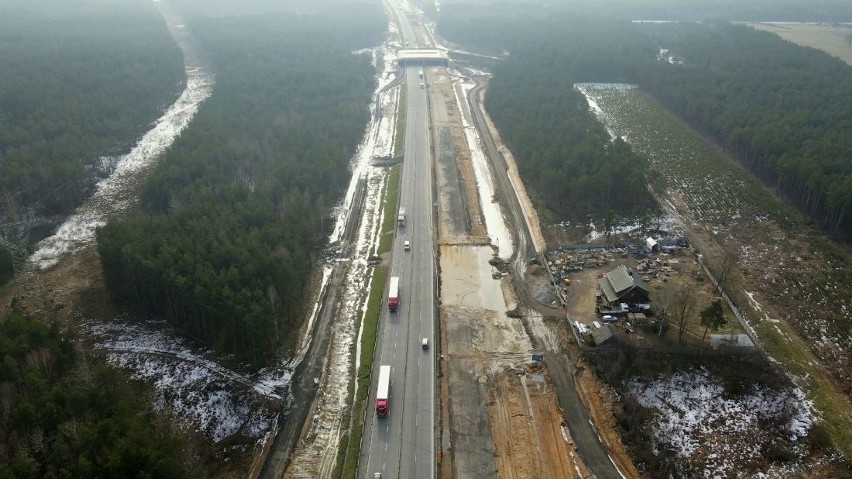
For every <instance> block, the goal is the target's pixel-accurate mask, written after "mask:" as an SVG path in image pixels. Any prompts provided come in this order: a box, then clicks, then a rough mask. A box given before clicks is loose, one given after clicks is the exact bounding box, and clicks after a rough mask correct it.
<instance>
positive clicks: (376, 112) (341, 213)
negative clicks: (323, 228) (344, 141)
mask: <svg viewBox="0 0 852 479" xmlns="http://www.w3.org/2000/svg"><path fill="white" fill-rule="evenodd" d="M393 26H394V25H393V23H391V24H389V27H388V28H393ZM395 61H396V51H395V50H394V49H392V48H390V46H389V45H388V44H387V43H386V44H383V45H382V46H380V47H378V48H375V49H373V66H374V67H375V68H376V71H378V72H381V73H380V74H379V75H378V78H377V82H378V83H377V85H376V92H375V93H374V94H373V102H372V103H370V118H371V121H370V124H369V125H368V126H367V133H366V134H365V135H364V140H363V141H362V142H361V144H360V145H359V146H358V151H357V152H356V153H355V156H354V157H353V161H352V165H351V168H352V179H351V180H350V182H349V188H348V189H347V190H346V195H345V196H344V197H343V201H341V203H340V204H339V205H338V206H337V207H336V208H335V209H334V214H335V217H336V218H337V220H336V221H335V223H334V229H333V230H332V232H331V235H330V236H329V243H330V244H335V243H337V242H339V241H340V238H341V237H342V236H343V232H344V228H345V227H346V224H347V220H348V218H349V215H350V214H351V211H352V201H354V199H355V193H356V191H357V189H358V182H359V181H360V178H362V175H363V174H364V172H365V170H366V168H368V167H369V165H370V160H371V159H372V158H373V157H387V156H390V155H392V154H393V140H394V134H393V133H394V126H395V125H396V116H395V108H388V107H389V106H393V105H396V102H397V96H398V95H399V88H398V87H394V88H389V86H390V84H391V83H393V82H394V80H396V77H397V75H396V70H395V69H394V67H393V64H394V62H395ZM380 62H381V63H380Z"/></svg>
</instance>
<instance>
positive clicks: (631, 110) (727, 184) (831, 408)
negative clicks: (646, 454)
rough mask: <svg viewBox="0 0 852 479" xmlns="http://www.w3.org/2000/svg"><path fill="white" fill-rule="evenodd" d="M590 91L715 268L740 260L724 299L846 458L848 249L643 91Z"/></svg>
mask: <svg viewBox="0 0 852 479" xmlns="http://www.w3.org/2000/svg"><path fill="white" fill-rule="evenodd" d="M586 93H587V95H588V96H589V97H590V98H592V99H593V100H594V101H595V102H596V103H597V104H598V105H599V106H600V108H601V109H602V111H603V112H604V113H605V114H604V115H601V118H602V120H603V121H604V122H605V123H606V124H607V125H608V126H609V127H610V128H612V129H613V130H614V131H615V133H616V134H617V135H619V136H622V137H624V138H625V139H626V140H627V141H628V142H629V143H630V144H631V146H632V147H633V148H634V149H636V150H637V151H639V152H641V153H644V154H646V155H648V157H649V158H650V162H651V165H652V168H653V169H654V170H656V171H659V172H660V173H661V174H662V175H663V177H664V178H665V180H666V190H665V192H657V194H658V195H660V199H661V202H662V203H663V205H664V206H665V207H666V208H667V209H669V210H670V211H671V212H672V213H674V214H675V215H676V216H678V217H679V218H680V219H681V220H682V221H683V222H684V224H685V225H687V227H688V229H689V230H691V232H692V240H693V246H694V247H696V248H698V249H699V250H700V251H701V252H702V253H703V254H704V255H705V257H706V259H707V263H708V264H709V265H710V267H711V270H713V268H714V265H719V264H720V263H721V261H722V258H723V257H724V256H726V255H729V256H733V257H734V258H736V259H737V266H738V271H736V272H735V273H734V274H733V275H732V276H731V279H729V280H728V286H727V287H726V290H727V291H728V294H729V295H730V296H731V298H732V300H733V301H734V302H735V304H736V305H737V306H738V307H739V308H740V309H741V311H742V312H743V313H745V316H746V317H747V318H748V321H749V325H750V327H751V328H753V329H754V330H755V332H756V333H757V336H758V337H759V338H760V341H761V342H762V345H763V347H764V348H765V350H766V351H767V353H769V355H770V356H771V357H772V358H774V359H775V360H777V361H779V362H780V363H781V364H782V365H783V367H784V369H785V371H786V372H787V374H788V376H789V377H790V378H791V379H793V381H794V383H796V384H797V385H798V386H799V387H802V388H803V389H804V390H805V391H806V392H807V394H808V397H809V398H810V399H812V400H813V401H814V404H815V406H816V408H817V409H818V410H819V411H820V412H821V414H822V417H823V419H824V423H825V425H826V427H827V428H828V429H829V430H830V432H831V434H832V437H833V438H834V440H835V443H836V444H837V445H838V447H840V448H841V449H842V450H843V453H844V454H845V455H846V457H850V455H852V450H850V445H852V437H850V431H852V417H850V413H849V411H850V405H849V399H848V394H849V392H850V391H849V390H848V387H849V384H850V377H849V374H850V371H849V369H848V364H849V356H848V355H849V353H848V350H849V343H850V336H849V329H848V324H846V323H847V321H846V319H847V314H846V313H844V312H845V311H848V309H849V307H850V305H849V304H847V303H848V301H849V298H850V297H852V289H851V288H852V280H850V278H849V274H850V273H849V269H848V267H846V264H847V262H846V260H845V259H844V257H843V254H842V252H841V251H839V250H838V249H837V248H836V247H835V246H833V245H832V244H831V243H830V242H829V241H827V240H825V239H824V237H823V236H822V235H820V234H818V233H816V232H815V231H813V230H812V229H811V228H810V227H809V226H808V224H807V223H806V222H805V221H803V220H802V219H801V217H800V215H798V214H797V213H796V212H795V211H793V210H792V209H790V208H789V207H786V206H785V205H784V204H783V203H782V202H781V201H780V200H778V199H776V198H775V197H774V196H773V194H772V192H771V191H770V190H768V189H766V188H764V187H761V186H760V185H759V184H758V182H757V181H756V180H754V179H753V178H752V177H751V175H749V174H748V173H747V172H746V171H745V170H744V169H743V168H741V167H739V166H738V165H736V164H735V163H733V162H732V161H731V160H730V159H729V158H727V157H726V156H724V154H723V153H722V152H721V151H719V150H718V149H716V148H714V147H713V146H712V145H710V144H708V143H707V142H706V141H704V140H703V139H702V138H701V137H700V136H698V135H697V134H695V133H694V132H692V131H691V130H689V129H688V128H687V127H686V126H685V125H683V124H682V123H680V122H678V121H677V119H675V118H674V117H672V116H671V115H670V114H668V113H667V112H666V111H665V110H663V109H662V108H661V107H660V106H659V105H658V104H655V103H654V102H653V100H651V99H650V98H649V97H648V96H646V95H645V94H643V93H642V92H641V90H639V89H636V88H630V89H625V88H608V87H607V86H606V85H597V86H595V87H593V88H588V89H587V90H586ZM824 368H825V369H824Z"/></svg>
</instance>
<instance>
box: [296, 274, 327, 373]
mask: <svg viewBox="0 0 852 479" xmlns="http://www.w3.org/2000/svg"><path fill="white" fill-rule="evenodd" d="M333 271H334V268H333V267H331V266H330V265H324V266H323V268H322V279H321V280H320V286H319V289H318V291H319V293H318V295H317V300H316V301H315V302H314V307H313V309H312V310H311V314H310V316H308V321H307V323H306V324H305V326H303V328H302V330H303V331H304V334H302V337H301V339H299V347H298V349H296V354H294V355H293V357H292V358H291V359H290V361H289V362H288V363H287V367H288V368H295V367H296V366H297V365H298V364H299V363H301V362H302V359H303V358H304V357H305V354H306V353H307V352H308V349H309V348H310V347H311V340H312V339H313V335H312V334H311V331H313V330H314V322H315V321H316V319H317V315H318V314H319V311H320V308H321V307H322V298H323V297H325V291H326V289H327V288H328V280H329V278H331V273H332V272H333Z"/></svg>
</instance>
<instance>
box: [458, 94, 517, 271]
mask: <svg viewBox="0 0 852 479" xmlns="http://www.w3.org/2000/svg"><path fill="white" fill-rule="evenodd" d="M475 86H476V83H473V82H462V81H459V82H458V86H457V87H456V85H454V88H453V93H454V94H455V97H456V104H457V105H458V108H459V111H460V112H462V114H461V121H462V126H463V127H464V136H465V139H466V140H467V147H468V150H470V159H471V162H472V163H473V172H474V175H475V176H476V186H477V188H478V189H479V204H480V207H481V208H482V215H483V216H484V217H485V229H486V230H488V237H489V238H490V239H491V243H492V245H494V246H497V248H498V251H499V255H500V256H501V257H503V258H509V257H511V256H512V254H513V253H514V251H515V245H514V242H513V241H512V234H511V232H510V231H509V228H508V227H507V226H506V222H505V221H504V220H503V211H502V209H501V207H500V203H497V202H496V201H493V198H494V195H495V188H494V177H493V176H492V174H491V169H490V168H489V166H488V159H487V158H486V156H485V153H483V152H482V146H481V145H482V143H481V142H480V138H479V132H478V131H477V130H476V127H475V126H473V124H472V119H471V118H469V116H470V109H469V107H468V105H467V101H466V100H465V98H467V94H468V93H469V92H470V90H472V89H473V88H474V87H475ZM459 88H461V89H462V93H461V95H460V94H459Z"/></svg>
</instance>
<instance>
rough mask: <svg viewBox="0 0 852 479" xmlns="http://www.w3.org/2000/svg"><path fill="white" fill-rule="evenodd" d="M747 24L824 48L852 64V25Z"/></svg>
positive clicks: (800, 42)
mask: <svg viewBox="0 0 852 479" xmlns="http://www.w3.org/2000/svg"><path fill="white" fill-rule="evenodd" d="M746 25H748V26H750V27H752V28H756V29H758V30H763V31H766V32H772V33H774V34H776V35H778V36H779V37H781V38H783V39H784V40H787V41H789V42H793V43H797V44H799V45H802V46H805V47H811V48H816V49H818V50H822V51H824V52H826V53H828V54H829V55H831V56H833V57H837V58H839V59H841V60H843V61H844V62H846V63H848V64H850V65H852V41H850V40H849V38H850V36H852V27H850V26H849V25H828V24H813V23H769V22H766V23H747V24H746Z"/></svg>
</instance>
